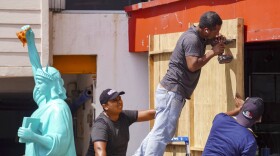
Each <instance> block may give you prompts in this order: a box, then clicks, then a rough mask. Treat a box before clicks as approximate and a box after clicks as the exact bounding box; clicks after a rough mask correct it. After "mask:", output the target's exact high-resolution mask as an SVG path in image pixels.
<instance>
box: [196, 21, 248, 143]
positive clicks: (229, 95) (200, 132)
mask: <svg viewBox="0 0 280 156" xmlns="http://www.w3.org/2000/svg"><path fill="white" fill-rule="evenodd" d="M221 34H223V35H225V36H226V37H227V38H235V39H236V43H231V44H229V45H227V48H226V50H225V53H228V54H229V53H231V54H232V55H233V56H234V60H233V61H232V62H231V63H229V64H219V63H218V61H217V59H216V58H213V59H211V60H210V61H209V62H208V63H207V64H206V65H205V66H204V67H203V68H202V72H201V76H200V80H199V83H198V86H197V88H196V89H195V92H194V116H193V119H194V124H193V125H192V126H191V127H192V128H193V129H192V131H193V134H194V136H193V141H192V144H191V147H192V148H201V149H203V148H204V146H205V143H206V141H207V138H208V135H209V132H210V128H211V126H212V121H213V118H214V116H215V115H216V114H218V113H220V112H226V111H228V110H231V109H232V108H233V107H234V97H235V94H236V93H239V94H240V95H241V96H243V97H244V72H243V71H244V59H243V54H244V52H243V41H244V39H243V20H242V19H234V20H224V22H223V26H222V29H221ZM207 48H208V49H209V48H210V47H207Z"/></svg>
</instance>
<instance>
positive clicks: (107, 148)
mask: <svg viewBox="0 0 280 156" xmlns="http://www.w3.org/2000/svg"><path fill="white" fill-rule="evenodd" d="M123 94H124V92H123V91H121V92H117V91H115V90H113V89H106V90H104V91H103V92H102V93H101V95H100V98H99V100H100V104H101V105H102V107H103V110H104V111H103V112H102V113H101V114H100V115H99V116H98V117H97V119H96V120H95V122H94V124H93V128H92V136H91V139H90V145H89V149H88V153H87V156H93V155H106V156H125V155H126V150H127V144H128V141H129V126H130V125H131V124H133V123H134V122H141V121H148V120H152V119H154V117H155V110H143V111H137V110H123V101H122V98H121V95H123Z"/></svg>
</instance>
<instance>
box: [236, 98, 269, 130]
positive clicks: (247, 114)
mask: <svg viewBox="0 0 280 156" xmlns="http://www.w3.org/2000/svg"><path fill="white" fill-rule="evenodd" d="M263 112H264V102H263V100H262V99H261V98H259V97H249V98H247V99H246V100H245V102H244V104H243V106H242V108H241V110H240V112H239V114H238V115H237V116H236V120H237V122H238V123H240V124H241V125H243V126H245V127H247V128H249V127H251V126H252V125H254V124H255V122H256V121H258V120H259V119H260V117H261V116H262V114H263Z"/></svg>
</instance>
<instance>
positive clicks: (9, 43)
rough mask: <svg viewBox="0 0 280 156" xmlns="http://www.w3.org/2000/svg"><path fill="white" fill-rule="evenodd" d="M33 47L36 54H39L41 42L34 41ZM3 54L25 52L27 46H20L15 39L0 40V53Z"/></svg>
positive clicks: (38, 40)
mask: <svg viewBox="0 0 280 156" xmlns="http://www.w3.org/2000/svg"><path fill="white" fill-rule="evenodd" d="M35 45H36V47H37V50H38V52H41V40H40V39H35ZM5 52H8V53H9V52H19V53H20V52H24V53H25V52H27V45H26V46H25V47H23V46H22V43H21V42H20V41H19V40H18V39H17V38H15V39H0V53H5Z"/></svg>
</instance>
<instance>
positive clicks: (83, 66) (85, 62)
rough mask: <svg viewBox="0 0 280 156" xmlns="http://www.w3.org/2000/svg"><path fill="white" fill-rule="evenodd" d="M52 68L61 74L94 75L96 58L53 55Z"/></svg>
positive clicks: (92, 56) (90, 56) (91, 56)
mask: <svg viewBox="0 0 280 156" xmlns="http://www.w3.org/2000/svg"><path fill="white" fill-rule="evenodd" d="M53 66H54V67H55V68H57V69H58V70H59V71H60V73H62V74H96V56H95V55H55V56H53Z"/></svg>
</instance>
